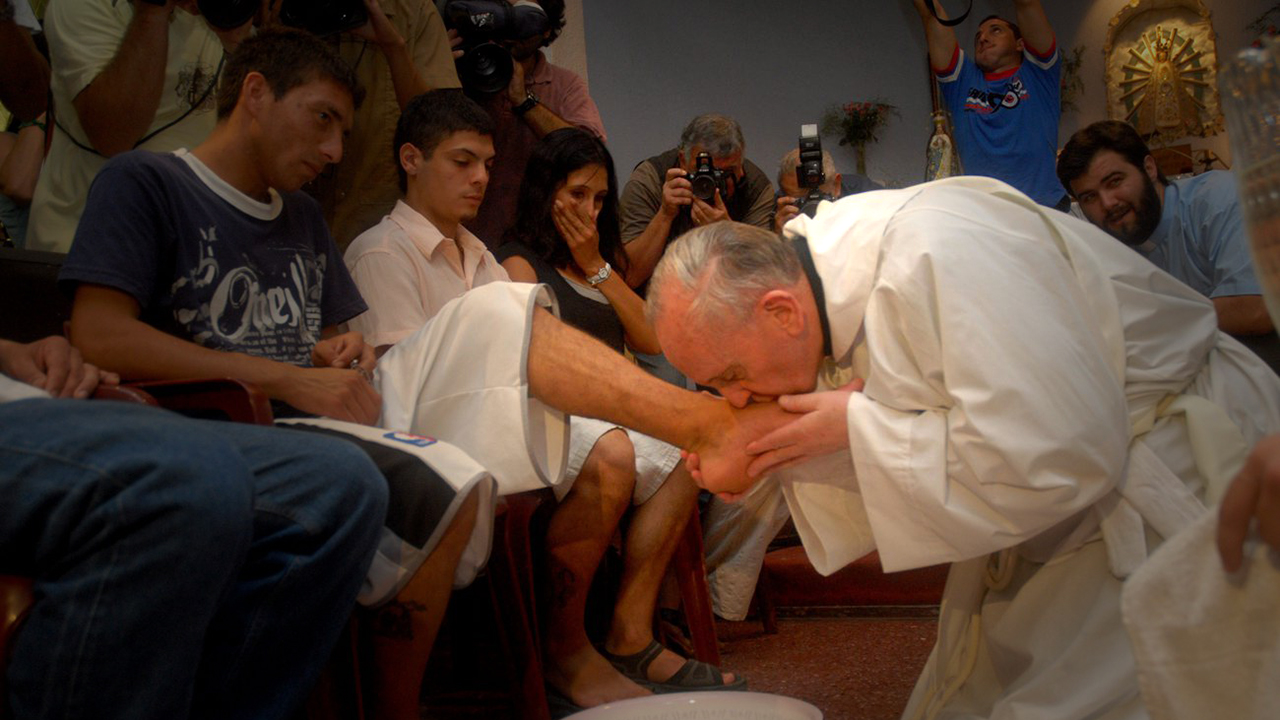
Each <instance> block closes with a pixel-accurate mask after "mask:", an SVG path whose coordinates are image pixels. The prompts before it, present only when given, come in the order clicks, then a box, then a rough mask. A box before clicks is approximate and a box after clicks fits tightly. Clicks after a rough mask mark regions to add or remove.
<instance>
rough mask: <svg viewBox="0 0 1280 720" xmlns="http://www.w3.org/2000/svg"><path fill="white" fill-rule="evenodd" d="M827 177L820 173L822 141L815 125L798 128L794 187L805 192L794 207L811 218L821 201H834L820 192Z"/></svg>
mask: <svg viewBox="0 0 1280 720" xmlns="http://www.w3.org/2000/svg"><path fill="white" fill-rule="evenodd" d="M826 181H827V175H826V173H824V172H823V171H822V140H821V138H819V137H818V126H817V125H801V126H800V162H799V164H797V165H796V185H799V186H800V188H801V189H802V190H807V191H808V192H806V193H805V195H804V197H798V198H796V202H795V206H796V207H797V208H800V212H802V213H804V214H805V215H808V216H809V217H813V216H814V215H815V214H817V212H818V203H820V202H822V201H823V200H835V198H834V197H832V196H831V195H828V194H827V193H824V192H822V190H821V189H820V188H821V187H822V184H823V183H825V182H826Z"/></svg>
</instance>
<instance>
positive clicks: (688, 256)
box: [644, 221, 802, 323]
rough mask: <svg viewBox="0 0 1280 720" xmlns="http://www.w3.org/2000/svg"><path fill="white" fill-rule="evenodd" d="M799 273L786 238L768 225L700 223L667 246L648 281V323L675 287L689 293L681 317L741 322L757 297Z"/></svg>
mask: <svg viewBox="0 0 1280 720" xmlns="http://www.w3.org/2000/svg"><path fill="white" fill-rule="evenodd" d="M801 272H802V270H801V267H800V258H799V257H797V256H796V252H795V250H794V249H793V248H792V247H791V243H790V242H788V241H786V240H783V239H782V238H780V237H778V236H777V235H775V234H774V233H772V232H769V231H768V230H764V229H762V228H758V227H755V226H753V225H746V224H744V223H739V222H731V221H722V222H717V223H712V224H710V225H704V226H702V227H698V228H694V229H693V230H690V231H689V232H687V233H685V234H684V235H681V236H680V237H679V239H677V240H675V241H674V242H672V243H670V244H669V245H667V251H666V253H665V254H663V256H662V260H660V261H659V262H658V267H657V268H655V269H654V271H653V277H652V279H651V280H650V281H649V292H648V298H647V299H646V301H645V308H644V310H645V316H646V317H647V318H648V319H649V322H651V323H652V322H653V321H654V319H656V318H657V317H658V314H659V313H661V312H662V302H663V296H664V295H666V294H667V293H668V291H669V290H670V288H671V287H673V286H675V287H680V288H683V289H685V290H687V291H690V292H692V293H693V294H694V299H693V302H692V303H690V304H689V311H688V314H687V315H686V317H685V318H684V319H685V320H686V321H691V322H698V321H701V320H703V319H710V318H712V317H715V318H717V319H721V318H724V317H733V318H736V319H737V320H739V321H745V320H746V319H748V318H749V317H751V313H752V312H753V310H754V308H755V305H756V302H757V301H759V299H760V297H761V296H763V295H764V294H765V293H767V292H769V291H770V290H774V289H777V288H780V287H791V286H792V285H795V284H796V283H797V282H799V281H800V274H801Z"/></svg>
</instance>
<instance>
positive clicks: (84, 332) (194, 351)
mask: <svg viewBox="0 0 1280 720" xmlns="http://www.w3.org/2000/svg"><path fill="white" fill-rule="evenodd" d="M71 341H72V343H73V344H74V345H75V346H76V347H78V348H80V352H81V353H82V354H83V355H84V357H85V359H86V360H88V361H89V362H91V363H93V364H95V365H97V366H98V367H101V368H104V369H110V370H112V371H113V372H116V373H119V375H120V377H121V378H123V379H126V380H180V379H184V378H202V377H231V378H236V379H237V380H244V381H246V382H251V383H253V384H255V385H258V386H259V387H261V388H262V390H263V392H265V393H267V395H269V396H271V397H279V394H280V388H281V386H282V385H283V384H284V383H285V382H286V381H287V378H288V377H289V376H290V375H291V374H292V373H293V372H296V371H297V370H298V368H294V367H293V366H291V365H286V364H284V363H278V362H274V361H272V360H267V359H265V358H259V357H253V356H251V355H244V354H241V353H233V352H224V351H220V350H210V349H209V348H205V347H201V346H199V345H197V344H195V343H193V342H190V341H187V340H183V339H181V338H177V337H174V336H172V335H169V334H167V333H164V332H161V331H160V330H157V329H155V328H153V327H151V326H150V325H147V324H146V323H144V322H142V321H141V320H138V319H126V318H120V317H111V316H109V315H105V314H103V313H99V312H95V311H93V310H92V309H85V308H83V307H80V306H77V307H75V309H74V310H73V312H72V314H71Z"/></svg>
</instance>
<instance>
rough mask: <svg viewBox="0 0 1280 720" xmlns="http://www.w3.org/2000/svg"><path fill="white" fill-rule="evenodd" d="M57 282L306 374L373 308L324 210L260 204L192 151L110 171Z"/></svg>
mask: <svg viewBox="0 0 1280 720" xmlns="http://www.w3.org/2000/svg"><path fill="white" fill-rule="evenodd" d="M59 282H60V283H61V284H62V285H63V287H64V288H67V289H69V288H70V287H71V286H74V285H75V284H78V283H91V284H95V285H105V286H108V287H111V288H114V289H116V290H120V291H122V292H124V293H127V294H128V295H130V296H131V297H133V298H134V299H135V300H137V301H138V304H139V305H140V306H141V309H142V311H141V319H142V320H143V321H144V322H146V323H148V324H150V325H153V326H155V327H158V328H160V329H162V330H165V331H166V332H169V333H172V334H174V335H177V336H179V337H182V338H184V339H187V340H192V341H194V342H196V343H198V344H200V345H203V346H205V347H208V348H213V349H216V350H226V351H231V352H241V353H245V354H249V355H256V356H259V357H265V358H269V359H271V360H276V361H279V362H284V363H289V364H291V365H301V366H309V365H311V349H312V347H313V346H314V345H315V344H316V342H317V341H319V340H320V331H321V329H322V328H324V327H327V326H329V325H336V324H338V323H341V322H344V321H346V320H349V319H350V318H352V317H355V316H356V315H358V314H360V313H362V312H364V310H365V309H366V306H365V303H364V300H363V299H362V298H361V297H360V293H359V291H358V290H357V289H356V286H355V283H354V282H353V281H352V279H351V275H350V274H348V272H347V269H346V266H345V265H344V264H343V263H342V258H341V256H339V254H338V251H337V248H336V247H335V246H334V244H333V240H332V239H331V238H330V236H329V231H328V229H327V228H326V227H325V224H324V218H323V216H322V215H321V212H320V207H319V205H318V204H317V203H316V201H315V200H313V199H312V198H311V197H309V196H308V195H306V194H305V193H302V192H290V193H284V194H283V195H275V194H274V193H273V200H272V202H271V203H263V202H258V201H256V200H254V199H252V198H250V197H249V196H247V195H245V194H243V193H241V192H240V191H238V190H236V189H235V188H233V187H231V186H230V185H228V184H227V183H226V182H225V181H223V180H222V179H221V178H219V177H218V176H217V175H215V174H214V173H213V172H212V171H211V170H209V168H208V167H206V166H205V165H204V164H203V163H200V161H199V160H197V159H196V158H195V157H194V156H192V155H190V154H188V153H185V152H183V151H179V152H178V153H173V154H159V153H152V152H147V151H141V150H139V151H133V152H129V153H125V154H123V155H121V156H119V157H117V158H114V159H112V160H111V161H110V162H109V163H107V164H106V166H105V167H103V169H102V171H101V172H99V173H98V175H97V177H96V178H95V179H94V181H93V185H92V186H91V187H90V189H89V197H88V202H87V204H86V206H85V211H84V215H83V216H82V217H81V219H80V225H79V226H78V228H77V229H76V236H75V242H74V243H73V244H72V246H71V251H70V253H69V254H68V255H67V259H66V262H65V263H64V264H63V267H62V272H61V274H60V276H59Z"/></svg>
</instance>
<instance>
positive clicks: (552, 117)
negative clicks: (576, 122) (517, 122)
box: [520, 103, 573, 137]
mask: <svg viewBox="0 0 1280 720" xmlns="http://www.w3.org/2000/svg"><path fill="white" fill-rule="evenodd" d="M520 119H521V120H523V121H524V122H525V124H527V125H528V126H529V128H530V129H532V130H533V132H534V133H535V134H537V136H538V137H545V136H546V135H547V134H548V133H550V132H552V131H555V130H559V129H561V128H567V127H573V125H571V124H570V123H569V122H568V121H567V120H565V119H564V118H562V117H560V116H559V115H557V114H555V113H554V112H552V111H551V109H550V108H548V107H547V106H546V105H543V104H542V103H538V104H537V105H534V106H533V107H532V108H530V109H529V111H528V112H526V113H525V114H524V115H523V116H521V118H520Z"/></svg>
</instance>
